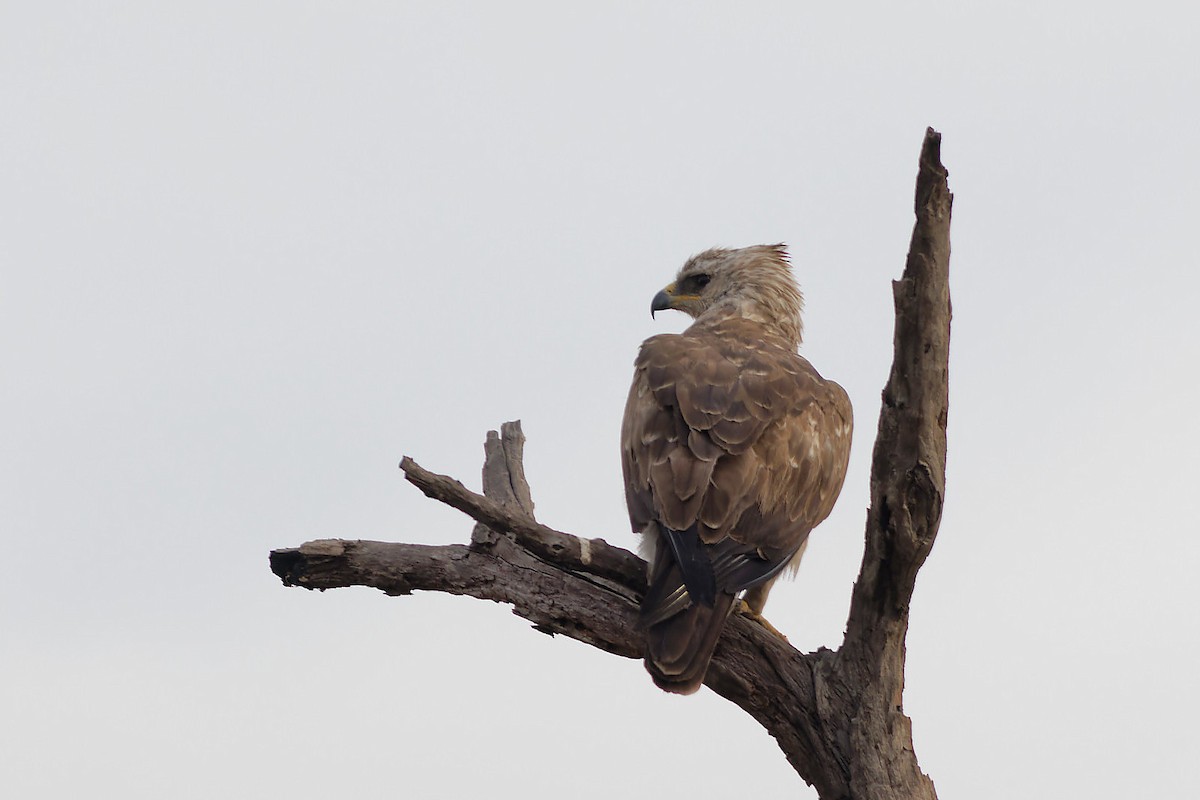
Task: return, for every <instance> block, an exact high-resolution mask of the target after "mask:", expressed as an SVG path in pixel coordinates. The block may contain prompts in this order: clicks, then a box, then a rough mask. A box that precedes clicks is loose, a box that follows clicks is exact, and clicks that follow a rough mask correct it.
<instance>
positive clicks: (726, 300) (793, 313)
mask: <svg viewBox="0 0 1200 800" xmlns="http://www.w3.org/2000/svg"><path fill="white" fill-rule="evenodd" d="M803 306H804V298H803V296H802V295H801V294H800V288H799V287H798V286H797V285H796V279H795V278H794V277H793V276H792V267H791V265H790V264H789V263H788V255H787V248H785V247H784V246H783V245H781V244H764V245H756V246H754V247H743V248H741V249H739V250H725V249H721V248H714V249H712V250H705V251H704V252H703V253H700V254H699V255H695V256H692V257H691V258H689V259H688V261H687V263H686V264H684V265H683V269H681V270H679V274H678V275H676V276H675V282H674V283H672V284H670V285H669V286H667V287H666V288H665V289H663V290H662V291H661V292H659V293H658V294H656V295H655V296H654V300H653V302H652V303H651V304H650V312H651V313H652V314H653V313H654V312H655V311H662V310H665V309H668V308H671V309H675V310H677V311H682V312H684V313H685V314H688V315H690V316H692V317H694V318H695V319H696V320H697V321H699V322H704V321H706V320H711V321H714V322H716V321H718V320H721V319H725V318H727V317H744V318H747V319H751V320H754V321H756V322H759V323H762V324H763V325H766V326H768V327H769V328H772V329H773V330H775V331H776V332H777V333H778V334H779V335H781V336H782V337H783V338H785V339H786V340H788V341H789V342H792V343H794V344H799V343H800V337H801V333H802V326H801V322H800V311H801V309H802V308H803Z"/></svg>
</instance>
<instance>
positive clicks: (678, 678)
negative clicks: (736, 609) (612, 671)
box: [646, 592, 734, 694]
mask: <svg viewBox="0 0 1200 800" xmlns="http://www.w3.org/2000/svg"><path fill="white" fill-rule="evenodd" d="M733 601H734V596H733V595H731V594H726V593H725V592H718V593H717V596H716V598H715V600H714V602H713V604H712V605H711V606H709V605H705V604H703V603H693V604H691V605H690V606H688V607H687V608H686V609H684V610H683V611H681V612H680V613H678V614H676V615H674V616H672V617H670V618H669V619H665V620H663V621H661V622H658V623H655V624H653V625H651V626H650V627H649V629H648V630H647V631H646V670H647V671H648V672H649V673H650V677H652V678H654V683H655V684H656V685H657V686H658V688H660V689H663V690H665V691H668V692H674V693H675V694H691V693H692V692H694V691H696V690H697V689H699V688H700V684H702V683H704V673H705V672H707V671H708V662H709V661H711V660H712V654H713V650H715V649H716V647H717V640H718V639H720V638H721V631H722V630H723V629H724V628H725V620H727V619H728V618H729V611H730V609H731V608H733Z"/></svg>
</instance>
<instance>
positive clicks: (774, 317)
mask: <svg viewBox="0 0 1200 800" xmlns="http://www.w3.org/2000/svg"><path fill="white" fill-rule="evenodd" d="M802 305H803V298H802V296H801V294H800V290H799V288H798V287H797V285H796V282H795V279H794V278H793V277H792V271H791V266H790V265H789V263H788V256H787V251H786V249H785V247H784V246H783V245H760V246H757V247H746V248H743V249H740V250H725V249H713V250H708V251H706V252H703V253H700V254H699V255H697V256H694V257H692V258H691V259H690V260H688V262H687V263H686V264H684V266H683V269H681V270H680V271H679V274H678V275H677V276H676V279H675V282H674V283H672V284H670V285H669V286H667V287H666V288H665V289H663V290H662V291H661V292H659V293H658V294H657V295H655V296H654V300H653V302H652V303H651V305H650V311H651V314H652V315H653V313H654V312H655V311H661V310H664V309H676V310H679V311H683V312H684V313H686V314H689V315H690V316H692V317H694V318H695V322H693V323H692V325H691V326H690V327H689V328H688V329H687V330H686V331H684V332H683V333H681V334H663V335H659V336H652V337H651V338H649V339H647V340H646V341H645V342H644V343H643V344H642V347H641V350H640V351H639V353H638V356H637V360H636V361H635V368H634V375H633V386H632V387H631V388H630V391H629V400H628V402H627V403H626V406H625V418H624V423H623V425H622V430H621V451H622V452H621V456H622V467H623V470H624V474H625V495H626V500H627V502H628V505H629V517H630V521H631V523H632V525H633V529H634V531H635V532H637V533H641V534H642V546H641V550H642V553H643V555H645V556H646V559H647V560H648V561H649V562H650V566H649V589H648V590H647V592H646V596H645V599H644V600H643V601H642V605H641V610H640V612H639V616H638V627H639V628H641V629H642V630H644V631H645V633H646V657H645V660H646V669H647V670H648V671H649V672H650V675H651V676H652V677H653V678H654V682H655V683H656V684H657V685H658V686H659V687H661V688H662V689H665V690H666V691H668V692H675V693H678V694H691V693H692V692H695V691H696V690H697V689H698V688H700V685H701V683H703V682H704V675H705V671H706V670H707V669H708V663H709V661H710V660H711V658H712V654H713V650H714V649H715V648H716V645H717V640H718V639H719V638H720V635H721V630H722V629H723V628H724V626H725V621H726V619H727V618H728V616H729V614H730V612H731V611H732V609H733V608H734V606H735V602H737V601H739V600H740V601H741V610H742V611H743V613H746V614H747V615H749V616H750V617H752V618H755V619H757V620H759V621H761V622H763V623H764V624H766V621H765V620H763V619H762V610H763V605H764V604H765V603H766V601H767V593H768V592H769V591H770V589H771V585H772V584H773V583H774V582H775V580H776V579H777V578H778V577H779V576H780V574H781V573H782V572H783V571H784V570H785V568H787V567H789V566H791V567H792V568H793V569H794V568H795V567H796V566H797V565H798V564H799V561H800V556H801V555H802V553H803V551H804V547H805V544H806V543H807V541H808V534H809V532H810V531H811V530H812V529H813V528H814V527H816V525H817V524H818V523H820V522H821V521H822V520H824V519H825V518H826V517H827V516H829V512H830V511H832V510H833V504H834V502H835V501H836V500H837V496H838V492H840V491H841V488H842V482H843V480H844V479H845V477H846V465H847V461H848V460H849V457H850V437H851V433H852V428H853V421H852V411H851V407H850V398H849V397H848V396H847V395H846V392H845V390H843V389H842V387H841V386H838V385H837V384H836V383H834V382H833V381H829V380H826V379H824V378H822V377H821V376H820V374H818V373H817V371H816V370H815V369H813V366H812V365H811V364H809V363H808V361H807V360H806V359H804V358H803V357H801V356H800V355H799V354H798V353H797V352H796V351H797V348H798V347H799V345H800V339H801V331H802V325H801V320H800V311H801V307H802ZM767 627H768V629H769V630H772V631H774V628H771V626H769V625H767ZM775 632H776V633H778V632H777V631H775ZM780 635H782V634H780Z"/></svg>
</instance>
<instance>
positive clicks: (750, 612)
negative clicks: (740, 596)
mask: <svg viewBox="0 0 1200 800" xmlns="http://www.w3.org/2000/svg"><path fill="white" fill-rule="evenodd" d="M738 613H739V614H741V615H742V616H743V617H748V618H749V619H751V620H753V621H755V622H757V623H758V624H759V625H762V626H763V627H764V628H766V629H767V632H768V633H773V634H775V635H776V636H778V637H779V638H780V639H782V640H783V641H784V642H785V643H786V644H791V642H789V641H788V637H786V636H784V635H783V631H781V630H779V628H776V627H775V626H774V625H772V624H771V623H769V622H767V618H766V617H764V616H763V615H762V613H761V612H759V611H755V610H754V609H752V608H750V605H749V604H748V603H747V602H746V601H745V600H740V601H738Z"/></svg>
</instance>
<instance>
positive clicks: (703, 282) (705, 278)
mask: <svg viewBox="0 0 1200 800" xmlns="http://www.w3.org/2000/svg"><path fill="white" fill-rule="evenodd" d="M711 280H712V277H711V276H709V275H693V276H692V283H694V284H695V285H696V288H697V289H703V288H704V287H705V286H708V282H709V281H711Z"/></svg>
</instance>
